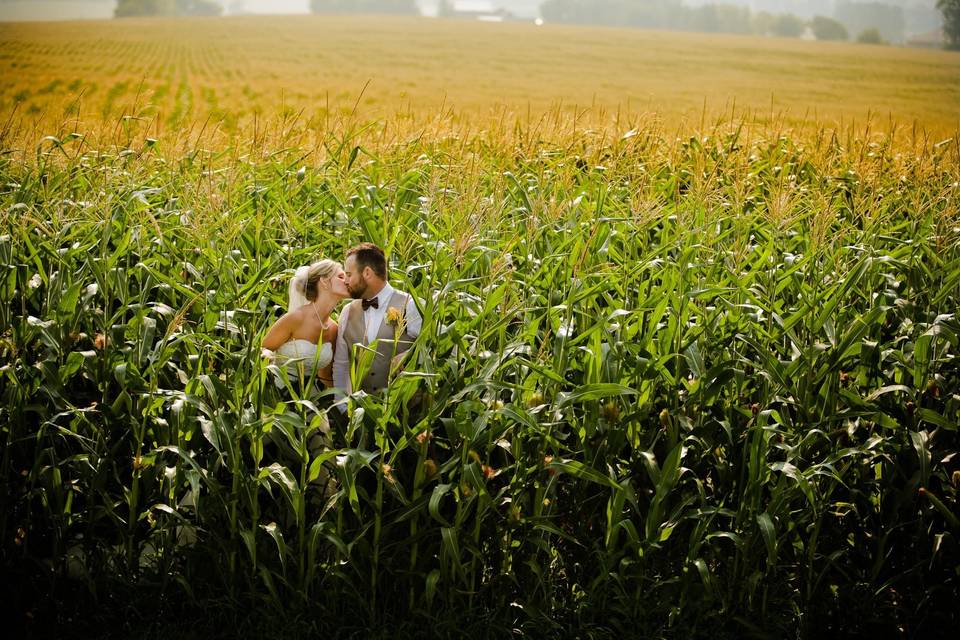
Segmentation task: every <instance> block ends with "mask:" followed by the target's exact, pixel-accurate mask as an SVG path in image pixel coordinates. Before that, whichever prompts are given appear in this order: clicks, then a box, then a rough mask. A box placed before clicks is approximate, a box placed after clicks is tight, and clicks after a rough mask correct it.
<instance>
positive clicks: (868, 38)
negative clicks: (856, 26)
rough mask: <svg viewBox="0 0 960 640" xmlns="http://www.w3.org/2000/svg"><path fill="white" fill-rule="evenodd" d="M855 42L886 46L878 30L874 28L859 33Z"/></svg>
mask: <svg viewBox="0 0 960 640" xmlns="http://www.w3.org/2000/svg"><path fill="white" fill-rule="evenodd" d="M857 42H859V43H861V44H887V42H886V41H885V40H884V39H883V36H882V35H880V30H879V29H877V28H875V27H871V28H870V29H864V30H863V31H861V32H860V34H859V35H858V36H857Z"/></svg>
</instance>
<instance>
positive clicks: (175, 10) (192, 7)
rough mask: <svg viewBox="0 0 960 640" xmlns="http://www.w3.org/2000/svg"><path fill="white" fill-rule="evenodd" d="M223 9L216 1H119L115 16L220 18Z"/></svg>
mask: <svg viewBox="0 0 960 640" xmlns="http://www.w3.org/2000/svg"><path fill="white" fill-rule="evenodd" d="M221 13H223V7H222V6H221V5H220V3H219V2H215V1H214V0H119V1H118V2H117V8H116V9H115V10H114V16H115V17H117V18H130V17H137V16H218V15H220V14H221Z"/></svg>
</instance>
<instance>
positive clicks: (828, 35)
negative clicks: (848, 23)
mask: <svg viewBox="0 0 960 640" xmlns="http://www.w3.org/2000/svg"><path fill="white" fill-rule="evenodd" d="M810 29H811V30H812V31H813V35H814V36H816V38H817V40H847V39H848V38H849V37H850V35H849V34H848V33H847V28H846V27H844V26H843V24H841V23H840V22H838V21H836V20H834V19H833V18H828V17H826V16H814V17H813V20H811V21H810Z"/></svg>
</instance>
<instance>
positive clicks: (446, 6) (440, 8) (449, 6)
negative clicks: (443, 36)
mask: <svg viewBox="0 0 960 640" xmlns="http://www.w3.org/2000/svg"><path fill="white" fill-rule="evenodd" d="M454 13H455V11H454V7H453V1H452V0H440V3H439V4H437V15H438V16H440V17H441V18H449V17H451V16H453V15H454Z"/></svg>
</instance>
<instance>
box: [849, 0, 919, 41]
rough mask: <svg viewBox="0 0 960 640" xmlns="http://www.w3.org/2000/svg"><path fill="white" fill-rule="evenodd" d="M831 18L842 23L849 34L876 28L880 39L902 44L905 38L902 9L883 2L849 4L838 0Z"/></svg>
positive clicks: (904, 19) (904, 20)
mask: <svg viewBox="0 0 960 640" xmlns="http://www.w3.org/2000/svg"><path fill="white" fill-rule="evenodd" d="M833 17H834V18H836V19H837V20H838V21H839V22H841V23H843V24H844V25H845V26H846V28H847V29H848V30H849V31H850V33H860V32H861V31H864V30H866V29H869V28H871V27H872V28H876V29H877V30H878V31H879V32H880V36H881V38H882V39H884V40H887V41H889V42H903V41H904V38H905V37H906V24H907V23H906V18H905V16H904V13H903V7H898V6H895V5H892V4H886V3H883V2H851V1H849V0H840V1H838V2H837V3H836V5H835V6H834V10H833Z"/></svg>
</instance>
